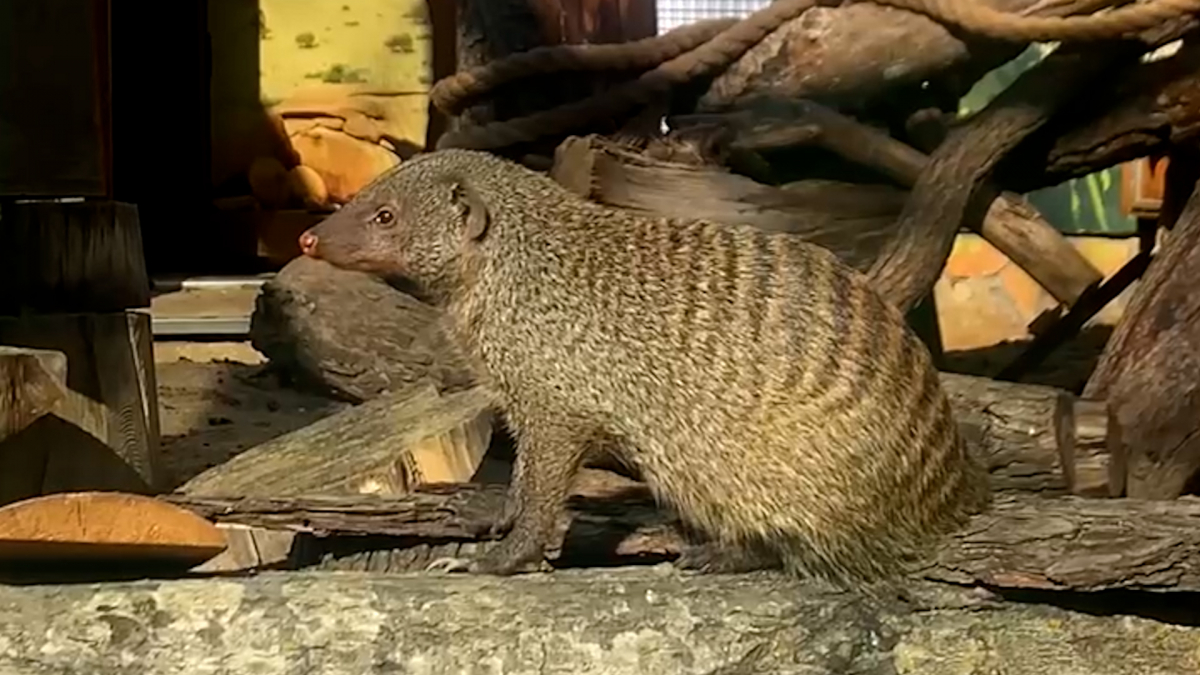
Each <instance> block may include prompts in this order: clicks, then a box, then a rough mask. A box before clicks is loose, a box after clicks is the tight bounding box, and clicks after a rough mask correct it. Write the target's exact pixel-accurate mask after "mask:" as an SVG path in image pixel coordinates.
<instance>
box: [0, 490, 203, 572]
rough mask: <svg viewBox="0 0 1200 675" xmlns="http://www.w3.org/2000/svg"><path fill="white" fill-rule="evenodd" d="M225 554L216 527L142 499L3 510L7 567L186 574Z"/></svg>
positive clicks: (104, 498) (81, 498)
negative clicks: (73, 565)
mask: <svg viewBox="0 0 1200 675" xmlns="http://www.w3.org/2000/svg"><path fill="white" fill-rule="evenodd" d="M224 549H225V537H224V535H223V534H222V533H221V530H220V529H219V528H217V527H216V526H215V525H213V524H212V523H210V522H208V521H207V520H205V519H203V518H200V517H199V516H197V515H195V514H194V513H192V512H190V511H187V510H185V509H181V508H179V507H177V506H172V505H171V504H168V503H166V502H163V501H160V500H157V499H154V498H151V497H145V496H141V495H134V494H123V493H119V492H82V493H58V494H53V495H46V496H43V497H35V498H33V499H26V500H23V501H20V502H16V503H14V504H9V505H8V506H5V507H3V508H0V565H2V566H8V565H11V564H13V563H30V562H37V561H40V562H47V563H62V562H78V563H84V562H97V561H109V562H111V561H125V562H129V563H133V564H141V563H144V562H146V561H150V560H153V561H158V562H169V563H172V564H174V565H176V566H180V569H187V568H188V567H191V566H193V565H196V564H199V563H201V562H203V561H205V560H208V559H209V558H212V557H213V556H215V555H217V554H218V553H220V552H221V551H223V550H224Z"/></svg>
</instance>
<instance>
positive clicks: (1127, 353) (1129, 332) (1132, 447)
mask: <svg viewBox="0 0 1200 675" xmlns="http://www.w3.org/2000/svg"><path fill="white" fill-rule="evenodd" d="M1197 274H1200V190H1194V191H1193V192H1192V196H1191V198H1190V199H1189V200H1188V202H1187V206H1186V207H1185V208H1184V210H1183V214H1182V215H1181V216H1180V218H1179V222H1178V223H1177V224H1176V225H1175V228H1174V229H1173V230H1172V231H1171V233H1170V235H1169V236H1168V237H1167V238H1166V240H1165V241H1164V242H1163V244H1162V246H1161V249H1160V251H1159V253H1158V254H1157V255H1155V257H1154V259H1153V261H1152V262H1151V263H1150V266H1149V268H1148V269H1147V270H1146V274H1145V276H1144V277H1143V278H1142V280H1141V282H1140V283H1139V284H1138V286H1137V287H1136V289H1135V290H1134V292H1133V297H1132V298H1131V299H1130V301H1129V305H1128V307H1127V308H1126V310H1125V313H1124V316H1123V317H1122V319H1121V323H1120V324H1119V325H1118V326H1117V329H1116V331H1114V333H1113V335H1112V337H1111V338H1109V342H1108V344H1106V345H1105V349H1104V354H1103V355H1102V356H1101V358H1100V362H1099V363H1098V364H1097V365H1096V369H1095V371H1093V373H1092V376H1091V378H1090V379H1089V381H1088V383H1087V386H1086V387H1085V388H1084V393H1085V395H1086V396H1089V397H1097V398H1104V399H1105V400H1107V401H1108V403H1109V406H1110V410H1111V411H1112V416H1113V420H1114V422H1115V428H1114V430H1115V433H1114V437H1113V438H1112V439H1110V440H1111V442H1112V443H1113V444H1114V450H1113V455H1114V462H1115V463H1116V464H1117V466H1119V467H1120V468H1122V469H1123V470H1124V483H1125V491H1126V493H1127V494H1128V495H1129V496H1130V497H1138V498H1143V499H1173V498H1175V497H1177V496H1179V495H1181V494H1184V493H1185V492H1188V491H1189V488H1191V487H1192V486H1193V485H1194V483H1193V482H1192V481H1194V480H1195V478H1196V477H1197V475H1198V474H1200V433H1198V432H1200V415H1197V410H1198V409H1200V386H1198V385H1197V381H1198V378H1200V297H1197V294H1196V293H1195V292H1194V281H1193V280H1194V279H1195V278H1196V275H1197Z"/></svg>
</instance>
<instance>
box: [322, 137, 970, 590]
mask: <svg viewBox="0 0 1200 675" xmlns="http://www.w3.org/2000/svg"><path fill="white" fill-rule="evenodd" d="M381 206H385V207H387V208H392V209H394V210H395V211H396V213H397V216H398V217H397V218H396V220H395V223H394V224H393V225H391V226H387V227H385V226H380V225H378V224H372V223H371V222H370V218H371V216H372V214H374V213H376V212H378V210H379V208H381ZM481 215H486V217H487V230H486V234H485V235H484V236H483V237H482V239H479V240H468V239H465V238H464V235H463V233H464V231H465V230H464V228H465V225H464V223H465V222H466V221H467V219H468V218H471V217H479V216H481ZM313 232H314V233H316V234H317V235H318V236H319V238H320V241H321V246H320V248H319V252H320V253H319V255H320V257H323V258H325V259H327V260H329V261H330V262H332V263H334V264H336V265H340V266H344V267H349V268H353V269H361V270H365V271H370V272H374V273H376V274H380V275H382V276H385V277H388V276H399V275H402V276H405V277H408V278H409V279H410V280H412V281H415V282H417V283H418V284H420V285H421V287H422V288H424V289H425V291H426V292H427V293H428V297H429V298H430V299H431V300H433V301H434V302H436V303H438V304H440V305H442V306H443V307H445V308H446V310H447V317H448V319H449V329H450V331H451V333H452V334H453V335H454V336H455V337H456V338H457V339H459V340H460V341H461V343H462V345H463V346H464V348H465V350H466V351H467V352H468V353H470V354H471V355H472V356H473V357H474V359H475V360H476V361H477V364H478V366H479V369H480V371H481V374H482V375H483V376H484V378H485V381H488V382H490V383H491V386H493V388H494V389H495V391H496V392H497V394H498V397H499V401H500V404H501V406H502V407H503V408H504V409H505V411H506V413H507V416H508V419H509V423H510V426H511V427H512V429H513V431H514V435H515V436H516V438H517V443H518V476H519V477H518V478H517V479H516V480H515V481H514V488H513V493H512V500H511V504H510V511H509V513H508V514H507V515H508V519H507V520H508V521H509V522H508V523H507V524H509V525H512V531H511V532H510V533H509V534H508V536H507V537H506V538H505V541H504V543H503V544H502V545H501V546H500V547H498V548H497V550H496V551H494V552H492V553H491V554H489V556H487V557H485V558H484V559H482V560H480V561H478V562H477V563H476V565H475V567H474V568H473V569H476V570H479V571H489V572H494V573H511V572H513V571H515V570H516V569H517V568H518V567H519V564H520V563H524V562H528V561H529V560H530V559H532V557H534V556H535V555H537V556H540V555H541V551H542V547H543V546H544V545H545V544H546V543H547V539H548V537H549V536H550V531H547V528H550V529H551V530H552V527H551V526H549V525H547V523H548V522H551V521H552V520H553V518H554V516H556V515H557V513H558V510H559V509H561V508H562V499H563V498H564V497H565V495H566V490H567V488H568V487H569V482H570V479H571V478H572V476H573V473H574V471H575V470H576V468H577V467H578V465H579V462H580V461H581V457H582V453H583V452H584V451H585V450H586V449H588V448H595V447H597V446H598V445H602V446H604V447H606V448H619V449H620V451H621V453H622V454H623V455H624V459H625V460H626V461H628V462H629V463H631V464H633V465H635V466H637V467H638V469H639V470H640V472H641V474H642V475H643V476H644V477H645V479H646V481H647V483H648V484H649V485H650V486H651V488H652V489H653V491H654V493H655V494H656V496H657V497H658V498H659V499H660V500H661V501H662V502H664V503H665V504H668V505H670V506H671V507H673V508H674V509H675V510H676V511H677V512H678V513H679V514H680V516H681V517H682V518H683V519H685V521H687V522H688V523H689V524H690V525H692V526H694V527H695V528H697V529H698V530H700V531H702V532H704V533H705V534H706V535H707V536H708V537H710V538H712V540H713V541H715V542H717V543H719V544H721V545H724V546H727V547H731V548H732V549H733V550H746V551H749V550H755V551H764V552H766V554H768V555H769V556H772V557H773V558H774V559H776V560H777V562H778V563H779V564H781V565H782V566H783V567H784V568H785V569H787V570H789V571H791V572H793V573H796V574H800V575H816V576H819V577H823V578H827V579H831V580H840V581H846V580H850V579H872V578H879V577H882V576H888V575H891V574H894V573H896V572H898V571H899V570H900V569H901V568H902V566H903V562H904V561H906V560H909V559H911V558H912V557H913V556H915V555H919V554H920V553H921V552H922V550H923V549H924V548H925V547H926V546H927V545H928V544H930V543H932V542H933V541H935V540H936V538H937V535H939V534H942V533H945V532H946V531H947V530H949V529H950V528H952V527H954V526H955V525H957V524H958V523H960V522H961V521H962V519H963V518H964V517H965V516H966V515H967V514H969V513H971V512H974V511H977V510H979V509H980V508H983V507H984V506H985V504H986V501H987V495H988V488H987V484H986V475H985V473H984V472H983V471H982V470H981V469H980V467H978V466H976V465H975V464H974V463H973V462H972V461H971V459H970V457H969V455H968V454H967V452H966V450H965V446H964V444H963V441H962V439H961V438H960V437H959V435H958V430H957V427H956V425H955V424H954V421H953V419H952V415H951V409H950V406H949V403H948V401H947V399H946V397H945V395H944V394H943V392H942V391H941V389H940V385H939V380H938V377H937V373H936V371H935V370H934V368H933V367H932V365H931V361H930V356H929V352H928V351H927V349H926V348H925V346H924V345H923V344H922V343H921V342H920V341H919V339H918V338H917V337H916V336H915V334H914V333H913V332H912V331H911V330H910V329H909V328H908V326H907V324H906V323H905V321H904V317H903V316H902V315H901V314H900V312H899V311H897V310H896V309H895V308H894V307H892V306H891V305H890V304H888V303H887V302H886V301H885V300H884V299H883V298H882V297H881V296H880V295H879V294H877V293H876V292H874V290H873V289H872V288H871V287H870V285H869V284H868V282H867V280H866V279H865V278H864V277H863V276H862V275H860V274H859V273H857V272H856V271H854V270H852V269H851V268H849V267H848V266H846V265H844V264H842V263H841V262H840V261H838V260H837V259H836V258H835V257H834V255H833V254H832V253H830V252H828V251H827V250H825V249H823V248H820V247H817V246H814V245H811V244H808V243H805V242H803V241H801V240H799V239H796V238H795V237H792V236H789V235H786V234H778V233H764V232H761V231H758V230H755V229H752V228H749V227H734V226H727V225H717V224H712V223H707V222H697V221H672V220H667V219H658V218H650V217H645V216H640V215H637V214H634V213H632V212H628V211H624V210H617V209H612V208H608V207H605V206H601V205H597V204H594V203H592V202H589V201H586V200H583V199H581V198H578V197H576V196H575V195H573V194H571V193H569V192H568V191H567V190H565V189H563V188H561V187H560V186H559V185H557V184H556V183H555V182H554V181H552V180H551V179H549V178H548V177H545V176H543V175H540V174H537V173H535V172H532V171H529V170H527V169H525V168H523V167H521V166H519V165H516V164H513V163H510V162H508V161H505V160H502V159H499V158H496V157H493V156H491V155H487V154H484V153H479V152H473V151H464V150H446V151H439V152H436V153H431V154H428V155H422V156H419V157H417V158H415V159H413V160H410V161H409V162H407V163H405V164H403V165H401V166H400V167H398V168H397V169H395V170H393V171H392V172H390V173H388V174H386V175H384V176H382V177H380V178H379V179H378V180H377V181H376V182H375V183H374V184H372V185H371V186H369V187H368V188H367V189H365V190H364V191H362V192H361V193H360V194H359V195H358V197H356V198H355V200H354V201H353V202H351V203H350V204H348V205H347V206H346V207H343V209H342V210H341V211H339V212H338V213H337V214H335V215H334V216H332V217H330V218H329V219H328V220H326V221H325V222H324V223H322V224H321V225H319V226H317V227H316V228H314V230H313Z"/></svg>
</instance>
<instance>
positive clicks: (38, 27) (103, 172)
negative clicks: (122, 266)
mask: <svg viewBox="0 0 1200 675" xmlns="http://www.w3.org/2000/svg"><path fill="white" fill-rule="evenodd" d="M109 4H110V3H109V0H46V1H45V2H35V3H23V2H5V3H0V44H3V45H5V46H6V50H7V51H6V52H5V53H6V55H7V56H6V58H5V67H4V68H3V69H2V70H0V195H4V196H21V197H27V196H32V197H77V196H88V197H109V196H111V190H112V188H113V180H112V131H113V130H112V126H111V124H110V114H109V106H110V103H111V98H110V93H109V88H110V82H111V77H110V65H111V59H110V56H109V49H108V39H109V31H108V29H109V20H108V17H109ZM5 215H6V217H7V214H5ZM7 227H8V224H7V223H6V224H5V228H7ZM0 248H3V247H0ZM5 253H7V251H5ZM0 255H4V253H0ZM8 269H9V271H11V268H8Z"/></svg>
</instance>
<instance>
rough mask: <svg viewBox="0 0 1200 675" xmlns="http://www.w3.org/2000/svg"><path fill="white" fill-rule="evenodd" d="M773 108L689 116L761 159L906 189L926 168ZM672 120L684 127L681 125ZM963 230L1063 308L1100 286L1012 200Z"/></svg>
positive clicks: (888, 143)
mask: <svg viewBox="0 0 1200 675" xmlns="http://www.w3.org/2000/svg"><path fill="white" fill-rule="evenodd" d="M773 106H775V107H783V106H786V110H787V114H786V117H785V119H778V118H776V119H769V118H761V117H760V118H756V116H754V115H753V114H749V113H745V112H743V113H734V114H729V115H720V116H716V115H709V116H703V115H701V116H692V119H696V120H714V121H716V120H722V121H724V122H725V123H726V124H728V125H730V127H732V129H733V130H734V135H735V138H734V140H733V141H732V144H733V146H734V147H742V148H746V149H751V150H755V151H762V150H777V149H780V148H786V147H792V146H796V145H814V146H819V147H823V148H825V149H827V150H830V151H832V152H834V153H836V154H837V155H839V156H841V157H843V158H845V159H847V160H850V161H852V162H855V163H857V164H859V165H861V166H864V167H867V168H870V169H873V170H875V171H878V172H879V173H880V174H882V175H883V176H886V177H888V178H891V179H892V180H894V181H896V182H897V183H899V184H900V185H903V186H905V187H912V186H913V185H914V184H916V182H917V180H918V179H919V178H920V176H921V171H923V170H924V168H925V167H926V165H927V164H928V162H929V157H928V156H927V155H925V154H924V153H922V152H920V151H919V150H917V149H915V148H913V147H911V146H909V145H907V144H905V143H903V142H901V141H898V140H896V139H895V138H893V137H891V136H890V135H889V134H888V133H887V132H885V131H883V130H881V129H876V128H874V127H871V126H868V125H865V124H862V123H860V122H858V121H856V120H854V119H853V118H850V117H848V116H846V115H842V114H841V113H838V112H837V111H835V110H833V109H831V108H828V107H826V106H822V105H819V104H816V103H813V102H811V101H789V102H786V103H774V104H773ZM678 119H679V121H680V122H681V123H686V121H687V120H688V117H687V116H682V117H680V118H678ZM896 215H899V211H897V212H896ZM966 224H967V225H968V226H972V227H973V229H974V230H975V231H976V232H978V233H979V234H980V235H981V236H982V237H983V238H984V239H985V240H987V242H988V243H990V244H992V245H993V246H995V247H996V248H997V249H998V250H999V251H1000V252H1001V253H1003V254H1004V255H1006V256H1008V257H1009V258H1010V259H1012V261H1013V262H1015V263H1016V264H1017V266H1018V267H1020V268H1021V269H1023V270H1025V271H1026V272H1027V273H1028V274H1029V276H1030V277H1032V278H1033V279H1034V281H1037V282H1038V283H1039V284H1041V285H1042V287H1043V288H1045V289H1046V290H1047V291H1048V292H1049V293H1050V295H1052V296H1054V298H1055V299H1057V300H1058V301H1059V302H1061V303H1064V304H1066V305H1068V306H1069V305H1073V304H1075V302H1076V301H1078V300H1079V298H1080V297H1081V296H1082V295H1083V294H1084V293H1085V292H1087V291H1088V290H1090V289H1092V288H1095V287H1096V286H1098V285H1099V284H1100V282H1101V281H1102V280H1103V279H1104V275H1102V274H1101V273H1100V271H1099V270H1097V269H1096V268H1095V267H1094V266H1093V265H1092V264H1091V263H1090V262H1088V260H1087V259H1086V258H1084V257H1083V255H1082V254H1080V253H1079V251H1077V250H1076V249H1075V247H1073V246H1071V244H1070V242H1068V241H1067V239H1066V237H1064V236H1063V235H1062V233H1060V232H1059V231H1058V230H1056V229H1055V228H1054V226H1053V225H1051V224H1050V223H1048V222H1046V220H1045V219H1044V218H1042V216H1041V214H1039V213H1038V212H1037V210H1036V209H1034V208H1033V206H1032V205H1030V204H1029V202H1028V201H1027V200H1025V199H1024V198H1023V197H1021V196H1020V195H1018V194H1014V193H1001V194H999V195H998V196H997V197H996V199H995V200H994V201H993V202H992V203H991V206H990V207H989V208H988V211H987V214H986V215H985V216H984V218H983V219H982V221H978V222H976V221H970V222H968V223H966ZM889 225H891V223H889ZM889 232H890V230H889Z"/></svg>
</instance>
